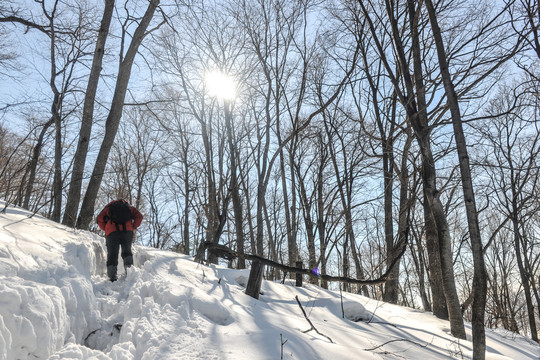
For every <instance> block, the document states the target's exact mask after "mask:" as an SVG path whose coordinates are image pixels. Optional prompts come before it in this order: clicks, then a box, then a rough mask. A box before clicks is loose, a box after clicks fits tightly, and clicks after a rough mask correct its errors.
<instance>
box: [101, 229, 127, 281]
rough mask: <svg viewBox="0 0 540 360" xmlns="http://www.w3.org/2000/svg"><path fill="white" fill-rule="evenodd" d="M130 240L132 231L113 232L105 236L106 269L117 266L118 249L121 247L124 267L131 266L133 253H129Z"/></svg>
mask: <svg viewBox="0 0 540 360" xmlns="http://www.w3.org/2000/svg"><path fill="white" fill-rule="evenodd" d="M132 240H133V231H115V232H112V233H110V234H109V236H107V238H106V244H107V268H109V266H114V267H116V266H118V251H119V250H120V247H122V254H121V255H122V260H124V266H126V267H129V266H131V265H133V253H132V252H131V242H132ZM115 273H116V271H115ZM115 275H116V274H115Z"/></svg>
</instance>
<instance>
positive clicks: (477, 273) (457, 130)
mask: <svg viewBox="0 0 540 360" xmlns="http://www.w3.org/2000/svg"><path fill="white" fill-rule="evenodd" d="M426 7H427V10H428V14H429V22H430V23H431V28H432V30H433V36H434V38H435V45H436V47H437V56H438V58H439V67H440V71H441V76H442V78H443V83H444V89H445V93H446V98H447V100H448V105H449V107H450V113H451V115H452V124H453V126H454V135H455V137H456V146H457V152H458V156H459V166H460V170H461V183H462V186H463V197H464V200H465V209H466V212H467V221H468V224H469V236H470V239H471V248H472V253H473V266H474V277H473V288H474V292H473V294H474V297H473V307H472V328H473V358H474V359H478V360H483V359H484V358H485V352H486V338H485V337H486V335H485V329H484V314H485V308H486V293H487V274H486V265H485V263H484V255H483V246H482V240H481V238H480V227H479V224H478V212H477V210H476V201H475V198H474V189H473V184H472V178H471V169H470V164H469V155H468V152H467V144H466V141H465V135H464V132H463V124H462V120H461V113H460V109H459V103H458V99H457V95H456V92H455V89H454V84H453V83H452V78H451V76H450V72H449V70H448V62H447V57H446V51H445V49H444V44H443V40H442V36H441V30H440V28H439V24H438V21H437V15H436V14H435V8H434V7H433V3H432V2H431V0H426Z"/></svg>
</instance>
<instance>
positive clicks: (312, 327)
mask: <svg viewBox="0 0 540 360" xmlns="http://www.w3.org/2000/svg"><path fill="white" fill-rule="evenodd" d="M295 299H296V302H297V303H298V306H300V309H301V310H302V313H303V314H304V317H305V318H306V320H307V322H308V323H309V325H310V326H311V329H309V330H306V331H302V332H303V333H304V334H305V333H308V332H310V331H311V330H314V331H315V332H316V333H317V334H319V335H321V336H324V337H325V338H327V339H328V340H330V342H331V343H332V344H333V343H334V342H333V341H332V339H331V338H330V337H329V336H326V335H324V334H322V333H320V332H319V330H317V329H316V328H315V326H314V325H313V323H312V322H311V320H309V318H308V317H307V314H306V311H305V310H304V307H303V306H302V304H301V303H300V300H299V299H298V295H296V296H295Z"/></svg>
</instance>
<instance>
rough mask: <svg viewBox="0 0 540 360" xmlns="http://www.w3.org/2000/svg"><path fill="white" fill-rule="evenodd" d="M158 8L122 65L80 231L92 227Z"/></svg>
mask: <svg viewBox="0 0 540 360" xmlns="http://www.w3.org/2000/svg"><path fill="white" fill-rule="evenodd" d="M158 5H159V0H150V2H149V4H148V8H147V9H146V13H145V14H144V16H143V18H142V19H141V21H140V23H139V25H138V26H137V29H136V30H135V33H134V34H133V38H132V40H131V43H130V45H129V48H128V50H127V53H126V56H125V58H124V59H122V61H121V62H120V67H119V69H118V77H117V80H116V86H115V89H114V96H113V100H112V104H111V109H110V111H109V116H107V120H106V122H105V137H104V138H103V142H102V144H101V148H100V150H99V153H98V156H97V160H96V163H95V165H94V170H93V171H92V177H91V178H90V183H89V184H88V188H87V190H86V194H85V196H84V200H83V203H82V205H81V212H80V214H79V217H78V218H77V228H79V229H88V226H89V225H90V222H91V221H92V217H93V214H94V206H95V203H96V198H97V195H98V192H99V188H100V185H101V180H102V179H103V174H104V172H105V167H106V166H107V160H108V158H109V153H110V151H111V147H112V145H113V142H114V139H115V137H116V133H117V131H118V125H119V124H120V119H121V117H122V110H123V108H124V100H125V97H126V90H127V86H128V83H129V78H130V76H131V67H132V66H133V61H134V60H135V55H137V52H138V50H139V46H140V45H141V43H142V41H143V39H144V37H145V36H146V29H147V28H148V25H149V24H150V21H151V20H152V17H153V16H154V13H155V11H156V8H157V7H158Z"/></svg>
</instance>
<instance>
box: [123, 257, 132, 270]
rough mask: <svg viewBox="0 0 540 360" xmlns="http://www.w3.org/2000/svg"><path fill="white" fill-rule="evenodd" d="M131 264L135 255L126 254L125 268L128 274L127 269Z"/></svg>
mask: <svg viewBox="0 0 540 360" xmlns="http://www.w3.org/2000/svg"><path fill="white" fill-rule="evenodd" d="M131 266H133V256H126V257H125V258H124V270H125V271H126V274H127V269H128V268H130V267H131Z"/></svg>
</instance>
